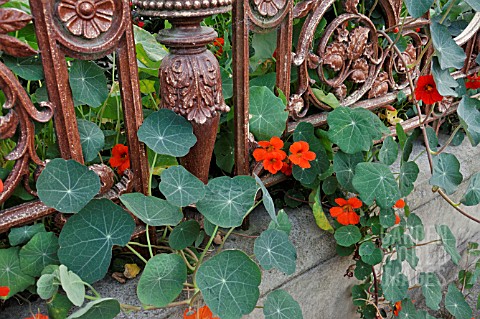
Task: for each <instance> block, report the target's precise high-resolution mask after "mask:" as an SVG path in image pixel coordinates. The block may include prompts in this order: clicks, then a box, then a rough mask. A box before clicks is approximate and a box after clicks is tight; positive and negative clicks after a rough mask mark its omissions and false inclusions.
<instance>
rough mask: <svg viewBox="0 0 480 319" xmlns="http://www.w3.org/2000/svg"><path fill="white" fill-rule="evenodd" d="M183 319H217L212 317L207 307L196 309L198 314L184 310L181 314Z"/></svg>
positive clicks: (191, 310)
mask: <svg viewBox="0 0 480 319" xmlns="http://www.w3.org/2000/svg"><path fill="white" fill-rule="evenodd" d="M183 319H219V318H218V317H213V313H212V311H211V310H210V308H208V306H203V307H201V308H200V309H198V313H197V312H196V311H195V310H193V309H188V308H187V309H185V312H184V313H183Z"/></svg>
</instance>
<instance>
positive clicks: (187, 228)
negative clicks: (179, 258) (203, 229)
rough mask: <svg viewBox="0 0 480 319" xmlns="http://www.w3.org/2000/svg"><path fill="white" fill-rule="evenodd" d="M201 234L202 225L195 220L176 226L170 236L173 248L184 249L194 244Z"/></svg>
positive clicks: (169, 240)
mask: <svg viewBox="0 0 480 319" xmlns="http://www.w3.org/2000/svg"><path fill="white" fill-rule="evenodd" d="M199 234H200V225H199V224H198V222H197V221H195V220H187V221H184V222H182V223H180V224H179V225H177V227H175V228H174V229H173V231H172V233H171V234H170V236H169V237H168V243H169V244H170V247H171V248H172V249H176V250H182V249H185V248H187V247H188V246H190V245H192V244H193V243H194V242H195V240H196V239H197V237H198V235H199Z"/></svg>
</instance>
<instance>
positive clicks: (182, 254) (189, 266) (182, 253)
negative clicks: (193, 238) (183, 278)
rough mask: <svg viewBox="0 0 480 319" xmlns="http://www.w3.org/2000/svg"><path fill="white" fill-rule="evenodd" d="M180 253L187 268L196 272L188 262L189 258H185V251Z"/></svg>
mask: <svg viewBox="0 0 480 319" xmlns="http://www.w3.org/2000/svg"><path fill="white" fill-rule="evenodd" d="M178 252H179V253H180V256H182V259H183V262H184V263H185V265H186V266H187V268H188V269H190V270H191V271H195V267H193V266H192V265H191V264H190V263H189V262H188V260H187V257H186V256H185V253H184V252H183V250H179V251H178Z"/></svg>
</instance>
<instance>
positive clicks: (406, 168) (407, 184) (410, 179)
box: [399, 162, 420, 197]
mask: <svg viewBox="0 0 480 319" xmlns="http://www.w3.org/2000/svg"><path fill="white" fill-rule="evenodd" d="M419 172H420V170H419V168H418V165H417V163H415V162H403V163H402V166H401V167H400V181H399V189H400V194H401V195H402V197H406V196H408V195H409V194H410V193H411V192H412V191H413V187H414V182H415V181H416V180H417V177H418V173H419Z"/></svg>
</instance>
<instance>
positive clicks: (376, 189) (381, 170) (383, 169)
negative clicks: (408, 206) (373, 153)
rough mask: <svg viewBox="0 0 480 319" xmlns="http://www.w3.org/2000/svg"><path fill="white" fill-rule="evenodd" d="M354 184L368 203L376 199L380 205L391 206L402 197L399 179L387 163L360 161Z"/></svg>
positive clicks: (383, 206)
mask: <svg viewBox="0 0 480 319" xmlns="http://www.w3.org/2000/svg"><path fill="white" fill-rule="evenodd" d="M352 184H353V187H355V189H357V190H358V192H359V194H360V198H361V199H362V200H363V201H364V202H365V203H366V204H367V205H371V204H372V203H373V201H374V200H375V201H376V203H377V205H378V206H380V207H382V208H390V207H392V206H393V205H394V204H395V202H396V201H397V200H398V199H399V198H400V197H401V196H400V190H399V189H398V184H397V181H396V180H395V177H394V176H393V173H392V172H391V171H390V169H389V168H388V166H387V165H385V164H380V163H359V164H358V165H357V167H356V169H355V176H354V177H353V181H352Z"/></svg>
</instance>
